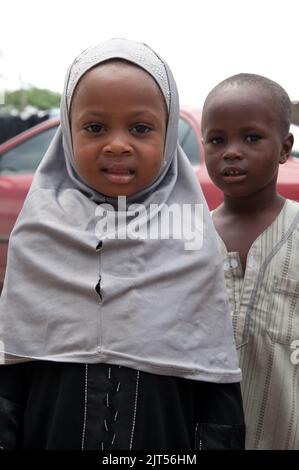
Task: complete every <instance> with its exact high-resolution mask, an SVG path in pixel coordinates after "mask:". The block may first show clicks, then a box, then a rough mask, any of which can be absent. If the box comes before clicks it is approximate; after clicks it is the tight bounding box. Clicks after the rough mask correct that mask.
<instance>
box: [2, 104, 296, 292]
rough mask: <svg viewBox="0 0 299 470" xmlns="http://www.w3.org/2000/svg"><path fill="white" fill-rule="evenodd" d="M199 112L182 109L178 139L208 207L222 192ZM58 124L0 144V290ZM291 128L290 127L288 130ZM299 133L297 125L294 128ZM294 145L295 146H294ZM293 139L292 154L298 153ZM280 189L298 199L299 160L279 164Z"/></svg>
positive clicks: (56, 121)
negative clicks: (21, 216) (211, 170)
mask: <svg viewBox="0 0 299 470" xmlns="http://www.w3.org/2000/svg"><path fill="white" fill-rule="evenodd" d="M200 120H201V111H200V110H199V109H196V108H191V107H190V108H189V107H183V108H182V109H181V117H180V126H179V141H180V144H181V146H182V147H183V149H184V150H185V152H186V154H187V155H188V157H189V159H190V162H191V163H192V165H193V167H194V171H195V172H196V175H197V177H198V180H199V181H200V183H201V186H202V189H203V192H204V195H205V197H206V199H207V202H208V205H209V207H210V209H214V208H215V207H217V206H218V205H219V203H220V202H221V201H222V193H221V192H220V191H219V189H218V188H216V187H215V185H214V184H213V183H212V182H211V180H210V177H209V175H208V173H207V169H206V166H205V160H204V150H203V145H202V142H201V129H200ZM58 125H59V119H58V118H53V119H49V120H48V121H44V122H42V123H41V124H38V125H37V126H35V127H33V128H31V129H29V130H27V131H25V132H23V133H22V134H19V135H18V136H16V137H13V138H12V139H10V140H8V141H7V142H4V143H3V144H1V145H0V291H1V288H2V284H3V279H4V273H5V267H6V256H7V244H8V239H9V235H10V232H11V230H12V228H13V225H14V223H15V221H16V218H17V216H18V213H19V211H20V209H21V207H22V205H23V201H24V199H25V196H26V194H27V192H28V189H29V186H30V184H31V181H32V175H33V173H34V171H35V169H36V168H37V166H38V164H39V162H40V160H41V158H42V156H43V155H44V153H45V151H46V150H47V148H48V146H49V143H50V141H51V139H52V137H53V136H54V134H55V132H56V129H57V127H58ZM291 130H292V129H291ZM294 130H295V131H296V132H294V134H296V133H297V135H298V128H297V126H296V129H295V128H294ZM296 145H297V146H296ZM298 150H299V146H298V144H297V142H295V147H294V155H297V156H299V151H298ZM278 188H279V192H280V193H281V194H282V195H284V196H285V197H288V198H289V199H295V200H297V201H299V161H298V159H296V158H290V159H289V160H288V162H287V163H286V164H284V165H281V166H280V170H279V177H278Z"/></svg>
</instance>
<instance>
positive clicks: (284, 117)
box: [203, 73, 292, 134]
mask: <svg viewBox="0 0 299 470" xmlns="http://www.w3.org/2000/svg"><path fill="white" fill-rule="evenodd" d="M234 85H237V86H238V85H248V86H252V87H256V88H259V89H260V90H262V91H265V92H266V93H268V94H269V95H270V97H271V98H272V100H273V105H274V106H275V108H276V110H277V113H278V116H279V120H280V123H281V129H282V131H283V133H284V134H287V133H288V132H289V129H290V123H291V114H292V103H291V100H290V98H289V95H288V94H287V92H286V91H285V89H284V88H282V86H280V85H279V84H278V83H276V82H274V81H273V80H270V79H269V78H267V77H263V76H262V75H256V74H253V73H239V74H237V75H233V76H231V77H228V78H226V79H225V80H223V81H222V82H220V83H218V85H216V86H215V87H214V88H213V89H212V90H211V91H210V93H209V94H208V96H207V97H206V100H205V103H204V106H203V109H204V108H205V106H206V105H207V103H208V101H209V100H210V98H212V97H213V96H214V95H215V94H216V93H218V91H219V90H221V89H222V88H226V87H228V86H234Z"/></svg>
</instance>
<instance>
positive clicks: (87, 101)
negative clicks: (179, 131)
mask: <svg viewBox="0 0 299 470" xmlns="http://www.w3.org/2000/svg"><path fill="white" fill-rule="evenodd" d="M166 122H167V113H166V104H165V102H164V99H163V96H162V93H161V91H160V89H159V87H158V85H157V84H156V82H155V81H154V79H153V78H152V77H151V76H150V75H149V74H148V73H146V72H145V71H144V70H142V69H141V68H139V67H137V66H134V65H131V64H127V63H124V62H120V61H111V62H107V63H104V64H101V65H99V66H97V67H95V68H93V69H91V70H90V71H89V72H87V74H86V75H85V76H84V77H83V78H82V80H81V81H80V82H79V84H78V86H77V89H76V91H75V94H74V97H73V101H72V106H71V133H72V141H73V151H74V157H75V162H76V166H77V170H78V172H79V174H80V175H81V177H82V178H83V180H84V181H85V182H86V183H87V184H88V185H89V186H90V187H92V188H93V189H95V190H96V191H98V192H100V193H102V194H104V195H106V196H110V197H117V196H131V195H132V194H135V193H137V192H139V191H140V190H142V189H144V188H146V187H147V186H150V185H151V184H152V183H153V181H154V180H155V179H156V177H157V176H158V174H159V172H160V169H161V166H162V162H163V153H164V142H165V134H166Z"/></svg>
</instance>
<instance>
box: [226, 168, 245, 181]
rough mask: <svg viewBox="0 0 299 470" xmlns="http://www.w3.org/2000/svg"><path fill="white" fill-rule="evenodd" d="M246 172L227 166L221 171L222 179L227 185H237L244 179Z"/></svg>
mask: <svg viewBox="0 0 299 470" xmlns="http://www.w3.org/2000/svg"><path fill="white" fill-rule="evenodd" d="M246 174H247V172H246V171H245V170H244V169H243V168H240V167H237V166H227V167H225V168H223V170H222V171H221V175H222V177H223V179H224V180H225V181H226V182H227V183H238V182H240V181H243V180H244V179H245V178H246Z"/></svg>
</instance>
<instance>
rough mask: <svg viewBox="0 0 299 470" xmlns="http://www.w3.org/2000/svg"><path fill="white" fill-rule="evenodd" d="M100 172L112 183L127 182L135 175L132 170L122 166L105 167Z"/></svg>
mask: <svg viewBox="0 0 299 470" xmlns="http://www.w3.org/2000/svg"><path fill="white" fill-rule="evenodd" d="M102 174H103V175H104V176H105V178H106V179H107V180H108V181H109V182H110V183H113V184H128V183H130V182H131V181H132V180H133V179H134V177H135V172H134V171H132V170H128V169H127V168H123V167H112V168H109V169H105V170H102Z"/></svg>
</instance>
